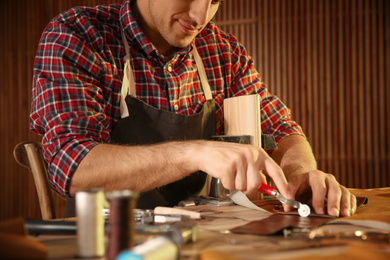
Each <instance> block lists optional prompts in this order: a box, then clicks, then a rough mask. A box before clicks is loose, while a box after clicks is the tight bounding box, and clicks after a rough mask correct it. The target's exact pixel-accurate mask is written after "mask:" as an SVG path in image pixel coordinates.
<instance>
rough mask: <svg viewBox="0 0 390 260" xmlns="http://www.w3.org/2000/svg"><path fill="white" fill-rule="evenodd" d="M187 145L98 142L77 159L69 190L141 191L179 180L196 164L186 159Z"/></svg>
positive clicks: (173, 143)
mask: <svg viewBox="0 0 390 260" xmlns="http://www.w3.org/2000/svg"><path fill="white" fill-rule="evenodd" d="M190 149H191V147H190V145H189V144H188V145H187V146H185V145H184V143H180V142H169V143H162V144H157V145H142V146H124V145H113V144H99V145H97V146H96V147H95V148H93V149H92V150H91V151H90V152H89V153H88V154H87V155H86V156H85V157H84V159H83V160H82V161H81V162H80V164H79V166H78V167H77V170H76V171H75V173H74V174H73V176H72V181H71V186H70V194H71V196H74V195H75V192H76V191H77V190H80V189H88V188H93V187H100V188H103V189H104V190H106V191H111V190H120V189H131V190H134V191H138V192H142V191H146V190H150V189H153V188H155V187H158V186H161V185H164V184H168V183H170V182H173V181H175V180H178V179H180V178H182V177H184V176H186V175H188V174H190V173H192V172H195V171H196V167H195V166H194V165H193V164H191V163H190V162H189V161H188V158H189V157H190V156H189V155H190V154H189V153H191V152H190Z"/></svg>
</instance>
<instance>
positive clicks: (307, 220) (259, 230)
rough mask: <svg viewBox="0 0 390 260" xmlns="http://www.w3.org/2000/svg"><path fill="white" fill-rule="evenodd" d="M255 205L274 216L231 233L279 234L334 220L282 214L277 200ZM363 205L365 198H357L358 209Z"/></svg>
mask: <svg viewBox="0 0 390 260" xmlns="http://www.w3.org/2000/svg"><path fill="white" fill-rule="evenodd" d="M255 204H256V205H257V206H260V207H262V208H264V209H266V210H268V211H270V212H272V213H275V214H273V215H271V216H270V217H268V218H266V219H263V220H259V221H252V222H250V223H248V224H246V225H243V226H240V227H236V228H234V229H232V230H231V231H232V232H234V233H241V234H254V235H273V234H278V233H281V232H282V231H283V230H284V229H293V228H294V229H314V228H316V227H318V226H320V225H322V224H324V223H327V222H329V221H331V220H333V219H335V217H332V216H329V215H318V214H310V216H308V217H301V216H299V214H298V212H296V211H292V212H283V211H282V210H283V208H282V205H281V203H280V202H279V201H277V200H263V201H258V202H255ZM365 204H367V198H366V197H357V206H358V208H360V207H362V206H364V205H365ZM312 212H313V209H312Z"/></svg>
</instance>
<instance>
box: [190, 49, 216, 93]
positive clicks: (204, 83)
mask: <svg viewBox="0 0 390 260" xmlns="http://www.w3.org/2000/svg"><path fill="white" fill-rule="evenodd" d="M193 52H194V53H193V54H194V59H195V64H196V67H197V68H198V72H199V77H200V82H201V83H202V88H203V92H204V95H205V97H206V100H210V99H213V95H211V89H210V85H209V82H208V80H207V76H206V70H205V69H204V65H203V62H202V59H201V58H200V55H199V53H198V50H197V49H196V47H195V46H194V48H193Z"/></svg>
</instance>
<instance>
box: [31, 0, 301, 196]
mask: <svg viewBox="0 0 390 260" xmlns="http://www.w3.org/2000/svg"><path fill="white" fill-rule="evenodd" d="M121 28H123V29H124V31H125V35H126V37H127V39H128V41H129V45H130V52H131V65H132V68H133V72H134V78H135V83H136V92H137V97H138V98H139V99H141V100H143V101H145V102H146V103H148V104H150V105H152V106H154V107H157V108H160V109H164V110H169V111H173V112H175V113H179V114H183V115H190V114H194V113H198V112H200V110H201V109H202V105H203V103H204V102H205V97H204V93H203V90H202V86H201V83H200V79H199V76H198V73H197V69H196V66H195V62H194V59H193V55H192V52H191V50H192V47H193V46H194V45H193V44H192V45H190V46H188V47H187V48H184V49H182V50H180V51H179V52H177V54H175V56H174V57H173V58H172V59H171V60H167V59H165V57H163V56H162V55H161V54H160V53H159V52H158V51H157V50H156V48H155V47H154V46H153V44H152V43H151V42H150V41H149V40H148V39H147V38H146V37H145V35H144V34H143V32H142V30H141V29H140V27H139V26H138V24H137V22H136V21H135V20H134V17H133V15H132V12H131V8H130V1H126V2H125V3H124V4H123V5H120V4H114V5H108V6H96V7H93V8H90V7H76V8H73V9H71V10H69V11H67V12H64V13H62V14H60V15H58V16H57V17H56V18H54V19H53V20H52V21H51V22H50V23H49V24H48V25H47V27H46V28H45V30H44V32H43V34H42V37H41V40H40V43H39V46H38V50H37V54H36V58H35V63H34V78H33V92H32V109H31V116H30V127H31V129H32V130H33V131H34V132H36V133H38V134H39V135H41V136H42V143H43V146H44V157H45V160H46V161H47V162H48V171H49V175H50V181H51V184H52V186H53V188H54V189H56V190H57V191H58V192H59V193H60V194H61V195H62V196H70V195H69V184H70V178H71V177H72V174H73V173H74V172H75V170H76V168H77V166H78V165H79V163H80V161H81V160H82V159H83V157H84V156H85V155H86V154H87V153H88V152H89V151H90V150H91V149H92V148H93V147H94V146H96V145H97V144H99V143H108V142H110V132H111V129H112V128H113V126H114V125H115V124H116V123H117V122H118V120H120V108H119V107H120V93H121V86H122V77H123V68H124V64H123V57H124V56H125V49H124V45H123V42H122V39H121ZM194 44H195V46H196V48H197V50H198V52H199V54H200V56H201V57H202V60H203V64H204V67H205V70H206V74H207V78H208V81H209V84H210V87H211V91H212V95H213V98H214V100H215V103H216V107H217V134H223V113H222V104H223V99H224V98H228V97H232V96H238V95H247V94H253V93H259V94H260V96H261V98H262V104H261V120H262V126H261V127H262V131H263V133H265V134H272V135H274V137H275V139H276V141H277V142H278V141H280V140H281V139H282V138H284V137H286V136H288V135H291V134H300V135H303V133H302V131H301V128H300V127H299V126H298V125H297V124H296V123H295V122H294V121H292V120H291V118H290V111H289V109H288V108H287V107H286V106H285V105H284V104H283V103H282V102H281V101H280V100H279V99H278V98H277V97H276V96H273V95H271V94H270V93H269V92H268V90H267V88H266V86H265V84H264V83H263V82H261V79H260V76H259V74H258V73H257V72H256V70H255V68H254V65H253V61H252V58H251V57H249V56H248V54H247V52H246V50H245V48H244V47H243V46H242V45H241V44H240V43H239V42H238V41H237V39H236V38H235V37H234V36H232V35H230V34H226V33H224V32H223V31H221V30H219V29H218V27H217V26H216V25H215V24H213V23H212V22H210V23H209V24H208V25H207V26H206V27H205V28H204V30H203V31H202V32H201V33H200V34H199V35H198V36H197V37H196V39H195V42H194ZM175 105H177V106H178V107H179V109H178V110H175V109H174V108H175ZM177 106H176V108H177ZM129 112H130V113H131V111H129Z"/></svg>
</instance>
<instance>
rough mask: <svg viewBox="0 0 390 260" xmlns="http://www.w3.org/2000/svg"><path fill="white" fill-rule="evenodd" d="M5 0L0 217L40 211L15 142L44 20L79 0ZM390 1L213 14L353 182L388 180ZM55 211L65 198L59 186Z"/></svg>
mask: <svg viewBox="0 0 390 260" xmlns="http://www.w3.org/2000/svg"><path fill="white" fill-rule="evenodd" d="M110 2H121V0H119V1H113V0H112V1H109V0H104V1H103V0H84V1H82V0H34V1H30V0H3V1H1V3H0V37H1V38H0V39H1V41H0V101H1V102H0V130H1V135H0V138H1V141H0V143H1V145H0V169H1V171H2V172H1V174H0V220H1V219H7V218H11V217H16V216H23V217H26V218H39V217H40V212H39V206H38V201H37V197H36V192H35V186H34V183H33V179H32V177H31V176H30V174H29V172H28V170H27V169H24V168H22V167H21V166H19V165H17V164H16V162H15V160H14V158H13V156H12V150H13V147H14V146H15V145H16V144H17V143H18V142H21V141H25V140H33V141H39V140H40V138H39V137H38V136H36V135H35V134H33V133H31V132H30V131H29V127H28V117H29V111H30V99H31V83H32V66H33V60H34V56H35V51H36V48H37V43H38V40H39V37H40V35H41V33H42V31H43V29H44V27H45V25H46V24H47V23H48V22H49V21H50V19H51V18H52V17H54V16H55V15H56V14H58V13H59V12H61V11H63V10H66V9H68V8H70V7H72V6H76V5H90V6H93V5H96V4H105V3H110ZM389 19H390V1H386V0H239V1H238V0H237V1H236V0H225V2H224V3H223V5H222V7H221V10H220V11H219V12H218V13H217V16H216V17H215V19H214V20H215V21H216V22H217V23H218V24H219V25H220V26H221V28H223V29H224V30H226V31H228V32H231V33H233V34H235V35H236V36H237V37H238V39H239V40H240V41H242V42H243V43H244V44H245V45H246V46H247V49H248V51H249V53H250V54H251V55H252V56H253V57H254V59H255V61H256V67H257V69H258V70H259V72H260V74H261V75H262V78H263V81H264V82H266V83H267V85H268V86H269V88H270V91H271V92H273V93H275V94H276V95H278V96H279V97H280V98H281V99H282V100H284V101H285V103H286V104H287V105H288V106H289V107H290V108H291V109H292V112H293V115H294V118H295V120H296V121H298V122H299V123H300V124H301V125H302V126H303V128H304V130H305V132H306V133H307V136H308V138H309V140H310V142H311V143H312V145H313V149H314V152H315V155H316V157H317V158H318V161H319V166H320V168H321V169H323V170H325V171H328V172H332V173H334V174H335V176H336V177H337V178H338V179H339V180H340V181H341V183H343V184H344V185H347V186H349V187H358V188H371V187H383V186H390V177H389V171H390V153H389V149H390V137H389V135H388V134H387V130H388V129H389V128H390V123H389V120H387V119H388V118H389V113H390V109H389V106H390V105H389V104H390V102H389V101H390V91H389V90H388V89H387V88H386V87H388V86H389V82H390V79H389V77H390V70H389V68H390V29H389V26H390V21H389ZM55 198H56V203H57V204H58V206H57V212H58V213H59V214H61V213H62V210H63V201H62V199H60V198H59V197H58V196H55Z"/></svg>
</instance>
